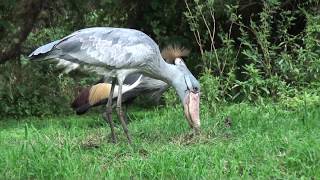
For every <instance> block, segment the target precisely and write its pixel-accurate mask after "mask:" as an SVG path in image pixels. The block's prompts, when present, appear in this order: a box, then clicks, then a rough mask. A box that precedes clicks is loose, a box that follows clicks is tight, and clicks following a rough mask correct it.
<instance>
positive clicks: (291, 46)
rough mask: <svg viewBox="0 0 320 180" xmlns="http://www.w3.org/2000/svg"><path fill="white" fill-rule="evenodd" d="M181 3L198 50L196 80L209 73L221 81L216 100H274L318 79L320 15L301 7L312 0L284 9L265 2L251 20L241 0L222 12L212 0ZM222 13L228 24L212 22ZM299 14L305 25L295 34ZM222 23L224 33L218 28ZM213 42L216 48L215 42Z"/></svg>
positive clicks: (289, 94)
mask: <svg viewBox="0 0 320 180" xmlns="http://www.w3.org/2000/svg"><path fill="white" fill-rule="evenodd" d="M185 2H186V6H187V11H186V12H185V16H186V18H187V20H188V23H189V25H190V30H191V31H192V32H193V33H194V38H195V40H196V42H197V44H198V47H199V50H200V52H201V54H202V62H201V63H202V66H201V67H202V68H203V69H202V71H203V72H204V73H203V74H204V78H200V79H202V80H205V79H208V78H207V77H210V76H212V78H215V80H213V81H217V82H220V83H216V86H218V87H217V89H218V92H217V93H218V94H219V95H218V96H219V97H220V99H223V100H227V101H230V100H231V101H239V100H241V101H243V100H249V101H252V102H262V101H263V99H265V98H272V99H273V100H277V99H280V97H283V96H286V97H287V96H289V97H291V96H292V95H293V94H292V92H293V91H294V90H298V91H299V90H303V89H304V88H306V87H308V86H309V85H310V83H313V82H318V81H319V80H320V79H319V68H320V64H319V60H320V53H319V52H318V51H320V48H319V47H320V46H319V33H320V30H319V27H318V26H319V22H320V21H319V17H320V16H319V15H318V14H316V13H315V11H314V10H305V9H307V8H304V7H306V6H308V5H310V4H312V3H314V2H311V1H310V2H308V3H306V4H303V3H302V4H300V8H299V9H295V10H283V9H282V8H283V4H282V3H281V2H280V1H278V0H274V1H265V2H263V3H262V4H260V5H261V7H262V10H261V12H259V13H256V14H253V15H252V16H251V17H250V19H248V18H244V17H243V15H242V14H241V13H239V12H238V11H240V10H241V8H242V7H243V5H242V4H239V5H236V4H232V3H229V4H228V3H226V4H225V5H226V7H227V8H225V11H221V9H219V10H218V7H219V6H218V5H217V4H218V3H217V2H215V1H212V2H211V1H191V2H188V1H185ZM309 3H310V4H309ZM257 4H259V3H257ZM223 14H224V15H225V17H227V18H228V21H227V22H228V23H221V22H220V23H219V22H217V21H216V19H217V18H220V19H221V18H222V17H224V15H223ZM301 17H303V18H305V20H306V25H305V27H303V28H304V29H300V31H298V33H295V34H294V33H293V32H292V31H293V28H297V24H296V23H297V21H298V19H297V18H301ZM226 24H227V26H226ZM220 26H221V28H224V30H223V31H224V32H221V31H218V30H217V28H218V27H220ZM299 26H300V27H299V28H301V23H300V24H299ZM235 33H239V35H237V36H234V34H235ZM217 41H218V42H220V43H219V46H220V47H216V46H217V45H216V44H217ZM205 81H208V80H205ZM204 84H206V83H204ZM204 89H205V90H206V88H204ZM205 94H207V92H205ZM293 96H294V95H293Z"/></svg>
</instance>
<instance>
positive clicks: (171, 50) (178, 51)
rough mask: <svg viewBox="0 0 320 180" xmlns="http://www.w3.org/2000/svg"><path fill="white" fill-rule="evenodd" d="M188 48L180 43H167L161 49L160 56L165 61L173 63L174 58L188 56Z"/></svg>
mask: <svg viewBox="0 0 320 180" xmlns="http://www.w3.org/2000/svg"><path fill="white" fill-rule="evenodd" d="M189 53H190V50H189V49H187V48H185V47H183V46H180V45H176V44H173V45H168V46H167V47H165V48H164V49H163V50H162V51H161V56H162V57H163V59H165V60H166V61H167V63H170V64H173V63H174V60H175V59H176V58H182V57H186V56H188V55H189Z"/></svg>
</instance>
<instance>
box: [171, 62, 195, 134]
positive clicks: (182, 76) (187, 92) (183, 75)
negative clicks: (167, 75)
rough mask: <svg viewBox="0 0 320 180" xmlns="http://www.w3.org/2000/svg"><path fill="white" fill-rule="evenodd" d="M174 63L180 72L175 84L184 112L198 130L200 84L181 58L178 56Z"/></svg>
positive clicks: (189, 121) (192, 125)
mask: <svg viewBox="0 0 320 180" xmlns="http://www.w3.org/2000/svg"><path fill="white" fill-rule="evenodd" d="M174 64H175V65H176V67H177V69H178V70H179V73H177V76H176V77H175V78H174V81H173V86H174V87H175V89H176V91H177V93H178V95H179V97H180V99H181V101H182V104H183V107H184V114H185V116H186V118H187V120H188V123H189V125H190V127H191V128H193V129H194V130H195V131H198V130H199V128H200V117H199V104H200V84H199V82H198V81H197V79H196V78H195V77H194V76H193V75H192V73H191V72H190V71H189V69H188V68H187V66H186V64H185V63H184V62H183V60H182V59H181V58H176V59H175V60H174Z"/></svg>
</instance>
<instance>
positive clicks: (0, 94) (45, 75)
mask: <svg viewBox="0 0 320 180" xmlns="http://www.w3.org/2000/svg"><path fill="white" fill-rule="evenodd" d="M0 69H1V72H3V73H2V74H1V75H0V79H1V83H0V89H1V91H0V113H1V115H2V116H11V117H21V116H31V115H32V116H44V115H56V114H66V113H67V114H68V113H70V112H71V111H70V107H69V103H70V100H71V97H73V96H74V94H73V93H74V92H73V90H72V88H71V87H72V86H71V85H72V84H73V83H74V82H73V80H72V79H70V78H68V77H66V76H58V74H59V73H58V72H57V71H56V70H55V67H54V66H52V65H44V64H37V65H35V64H25V65H20V64H12V63H7V64H5V65H1V66H0ZM8 69H10V71H8Z"/></svg>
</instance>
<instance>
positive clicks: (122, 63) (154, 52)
mask: <svg viewBox="0 0 320 180" xmlns="http://www.w3.org/2000/svg"><path fill="white" fill-rule="evenodd" d="M29 57H30V60H39V61H41V60H49V59H52V60H53V61H57V62H59V64H58V65H63V66H66V71H70V70H73V69H77V68H81V69H84V70H86V71H93V72H96V73H98V74H100V75H103V76H104V77H106V78H108V79H109V80H110V81H111V84H112V86H111V92H110V96H109V97H108V103H107V111H106V114H107V120H108V122H109V124H110V127H111V135H112V141H113V142H116V136H115V132H114V125H113V121H112V117H111V114H112V107H111V104H112V94H113V92H114V87H115V84H116V82H117V83H118V86H119V87H118V98H117V107H116V110H117V114H118V116H119V119H120V121H121V125H122V127H123V130H124V132H125V134H126V136H127V139H128V141H129V143H131V136H130V135H129V133H128V128H127V125H126V123H125V121H124V116H123V115H124V114H123V111H122V108H121V102H122V88H123V81H124V79H125V78H126V77H127V76H128V75H130V74H133V73H142V74H144V75H146V76H148V77H151V78H154V79H159V80H162V81H164V82H166V83H167V84H169V85H171V86H173V87H174V89H175V90H176V92H177V94H178V95H179V97H180V99H181V102H182V104H183V107H184V113H185V116H186V119H187V120H188V123H189V125H190V127H191V128H193V129H194V130H195V131H198V130H199V128H200V118H199V101H200V96H199V95H200V84H199V82H198V81H197V79H196V78H195V77H194V76H193V75H192V73H191V72H190V71H189V70H188V68H187V66H186V65H185V63H184V62H183V60H182V59H181V58H176V59H175V60H174V65H172V64H168V63H166V62H165V61H164V60H163V58H162V56H161V53H160V50H159V47H158V45H157V44H156V43H155V42H154V41H153V40H152V39H151V38H150V37H149V36H148V35H146V34H144V33H143V32H141V31H138V30H134V29H126V28H111V27H94V28H87V29H82V30H79V31H76V32H74V33H72V34H70V35H68V36H66V37H64V38H62V39H60V40H56V41H54V42H51V43H49V44H46V45H43V46H41V47H39V48H38V49H36V50H35V51H34V52H32V53H31V54H30V55H29Z"/></svg>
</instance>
